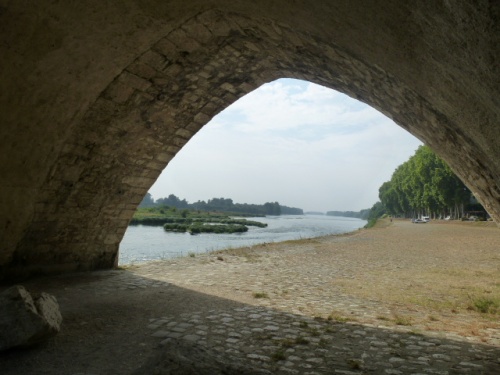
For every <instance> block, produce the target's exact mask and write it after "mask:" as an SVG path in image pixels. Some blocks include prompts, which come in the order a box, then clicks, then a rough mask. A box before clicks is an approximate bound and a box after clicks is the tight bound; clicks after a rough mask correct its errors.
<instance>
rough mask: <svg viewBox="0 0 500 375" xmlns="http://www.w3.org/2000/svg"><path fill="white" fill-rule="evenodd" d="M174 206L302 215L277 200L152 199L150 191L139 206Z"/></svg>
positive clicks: (201, 209) (179, 207) (253, 213)
mask: <svg viewBox="0 0 500 375" xmlns="http://www.w3.org/2000/svg"><path fill="white" fill-rule="evenodd" d="M161 206H163V207H175V208H177V209H188V210H196V211H219V212H231V213H236V214H246V215H255V216H260V215H303V214H304V211H303V210H302V209H301V208H296V207H287V206H283V205H280V204H279V203H278V202H267V203H264V204H248V203H234V202H233V200H232V199H228V198H212V199H209V200H207V201H206V202H205V201H201V200H198V201H197V202H194V203H189V202H188V201H186V199H182V200H181V199H180V198H178V197H177V196H175V195H174V194H170V195H169V196H168V197H165V198H159V199H157V200H154V199H153V197H152V196H151V194H150V193H147V194H146V196H145V197H144V199H143V200H142V202H141V203H140V205H139V207H141V208H142V207H161Z"/></svg>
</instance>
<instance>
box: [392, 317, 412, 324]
mask: <svg viewBox="0 0 500 375" xmlns="http://www.w3.org/2000/svg"><path fill="white" fill-rule="evenodd" d="M394 323H396V325H398V326H411V325H412V322H411V318H410V317H408V316H401V315H395V316H394Z"/></svg>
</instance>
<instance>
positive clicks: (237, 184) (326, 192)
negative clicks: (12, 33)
mask: <svg viewBox="0 0 500 375" xmlns="http://www.w3.org/2000/svg"><path fill="white" fill-rule="evenodd" d="M421 144H422V143H421V142H420V141H419V140H418V139H416V138H415V137H413V136H412V135H411V134H409V133H408V132H406V131H405V130H404V129H401V128H400V127H399V126H397V125H396V124H394V122H393V121H392V120H390V119H388V118H387V117H386V116H384V115H382V114H381V113H380V112H378V111H376V110H375V109H373V108H371V107H369V106H368V105H366V104H364V103H361V102H359V101H357V100H355V99H352V98H349V97H348V96H346V95H344V94H341V93H339V92H337V91H335V90H331V89H328V88H326V87H323V86H319V85H317V84H314V83H311V82H306V81H300V80H296V79H279V80H276V81H273V82H271V83H268V84H264V85H262V86H261V87H260V88H258V89H256V90H254V91H252V92H251V93H249V94H247V95H245V96H244V97H242V98H240V99H239V100H238V101H236V102H235V103H233V104H232V105H230V106H229V107H228V108H226V109H225V110H224V111H222V112H221V113H219V114H218V115H217V116H215V117H214V118H213V119H212V120H211V121H210V122H209V123H208V124H207V125H205V126H204V127H203V128H202V129H201V130H200V131H199V132H198V133H197V134H196V135H195V136H194V137H193V138H192V139H191V140H190V141H189V142H188V143H187V144H186V145H185V146H184V147H183V148H182V150H180V151H179V153H178V154H177V155H176V156H175V157H174V158H173V159H172V160H171V161H170V163H169V165H168V167H167V168H166V169H165V170H164V171H163V173H162V174H161V175H160V176H159V178H158V180H157V181H156V182H155V184H154V185H153V186H152V187H151V189H150V190H149V193H150V194H151V196H152V197H153V199H156V200H157V206H160V205H163V204H165V205H171V204H174V206H173V207H177V210H179V211H180V210H182V209H183V208H190V209H194V206H195V203H196V202H199V201H202V202H200V204H199V205H198V207H206V205H205V203H206V202H208V201H209V200H211V199H213V198H220V197H223V198H226V199H231V201H233V202H235V203H241V204H245V203H246V204H256V205H263V204H264V203H265V202H279V203H280V204H281V205H284V206H288V207H290V206H291V207H298V208H300V209H301V210H302V211H303V212H305V213H313V212H314V213H321V214H323V215H325V214H326V213H327V212H328V211H351V212H353V211H361V210H363V209H369V208H371V207H372V206H373V204H374V203H375V202H376V201H378V200H379V197H378V194H379V193H378V189H379V187H380V186H381V185H382V183H383V182H385V181H387V180H389V179H390V177H391V175H392V173H393V172H394V170H395V169H396V167H398V166H399V165H400V164H401V163H403V162H404V161H406V160H407V159H408V158H409V157H410V156H411V155H412V154H413V153H414V152H415V150H416V149H417V147H418V146H419V145H421ZM170 194H173V195H174V196H175V197H172V198H171V199H170V200H167V199H166V198H167V197H168V196H170ZM177 198H178V199H179V200H181V201H182V202H178V203H179V204H176V202H175V199H177ZM165 202H167V203H165ZM168 202H171V203H168ZM181 203H187V204H184V205H183V204H181ZM229 211H230V210H229ZM243 214H249V212H246V213H245V212H244V213H243ZM290 219H291V217H288V218H287V221H286V222H287V223H289V224H290V225H289V226H280V227H279V229H278V227H276V228H274V226H278V225H283V224H281V222H280V224H278V223H276V222H275V220H272V221H271V222H270V223H269V224H270V225H271V226H273V228H268V229H267V230H264V229H257V228H252V227H250V233H248V234H243V235H241V236H230V235H221V236H215V237H217V238H216V239H213V237H214V236H208V237H205V238H204V239H203V240H200V241H197V240H199V239H197V238H196V239H193V238H190V237H189V236H188V237H186V236H182V235H178V234H167V233H164V231H163V230H162V229H161V228H158V227H155V228H154V229H153V228H137V227H136V226H135V225H134V226H133V227H129V229H128V231H127V232H126V234H125V237H124V239H123V240H122V242H121V245H120V264H127V263H130V262H132V263H136V262H138V261H139V262H140V261H146V260H152V259H158V258H161V259H163V258H168V257H170V256H178V255H181V254H183V255H186V254H187V253H190V252H195V253H197V252H204V251H208V250H216V249H219V248H224V247H226V246H229V247H233V248H234V247H238V246H246V245H249V244H253V243H260V242H274V241H283V240H286V239H295V238H308V237H312V236H315V235H317V236H319V235H324V234H327V233H339V232H343V231H349V230H354V229H357V228H359V227H361V226H363V225H364V224H365V222H361V221H360V222H359V223H340V222H328V223H327V222H326V221H325V222H324V223H323V222H321V221H319V220H318V218H309V217H306V219H308V220H309V221H311V223H309V221H308V222H307V226H306V221H307V220H302V219H303V218H300V220H301V223H302V227H299V226H293V225H291V224H292V222H291V221H290ZM326 219H328V217H327V216H325V217H324V219H323V220H326ZM335 224H337V226H335ZM356 224H357V225H356ZM313 226H315V228H317V229H314V230H313V229H312V228H311V229H309V227H313ZM309 230H310V231H309ZM265 231H269V234H268V235H265V234H264V233H261V232H265ZM275 231H277V232H278V234H274V235H273V232H275ZM316 231H317V232H316ZM257 233H258V234H257ZM141 236H142V241H141V240H140V237H141ZM219 237H220V238H219ZM226 237H227V238H226ZM248 237H250V238H252V239H248ZM199 242H200V243H199Z"/></svg>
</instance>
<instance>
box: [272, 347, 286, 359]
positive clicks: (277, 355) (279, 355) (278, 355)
mask: <svg viewBox="0 0 500 375" xmlns="http://www.w3.org/2000/svg"><path fill="white" fill-rule="evenodd" d="M271 359H272V360H273V361H276V362H278V361H284V360H285V359H286V356H285V352H284V351H283V350H281V349H278V350H277V351H275V352H274V353H273V354H272V355H271Z"/></svg>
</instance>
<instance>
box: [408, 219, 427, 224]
mask: <svg viewBox="0 0 500 375" xmlns="http://www.w3.org/2000/svg"><path fill="white" fill-rule="evenodd" d="M411 222H412V223H414V224H425V223H427V221H425V220H422V219H412V220H411Z"/></svg>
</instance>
